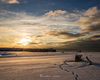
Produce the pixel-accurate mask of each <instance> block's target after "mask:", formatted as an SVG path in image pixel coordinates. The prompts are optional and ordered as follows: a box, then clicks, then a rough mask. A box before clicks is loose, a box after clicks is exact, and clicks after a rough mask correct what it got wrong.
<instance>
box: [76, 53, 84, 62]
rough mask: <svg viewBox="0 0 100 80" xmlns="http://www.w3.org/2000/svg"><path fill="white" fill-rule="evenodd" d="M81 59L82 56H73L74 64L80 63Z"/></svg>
mask: <svg viewBox="0 0 100 80" xmlns="http://www.w3.org/2000/svg"><path fill="white" fill-rule="evenodd" d="M81 57H82V55H78V54H76V55H75V62H80V61H82V59H81Z"/></svg>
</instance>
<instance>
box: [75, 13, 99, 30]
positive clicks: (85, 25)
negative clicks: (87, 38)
mask: <svg viewBox="0 0 100 80" xmlns="http://www.w3.org/2000/svg"><path fill="white" fill-rule="evenodd" d="M75 23H76V25H77V26H79V27H80V28H82V30H85V31H98V30H100V14H97V15H95V16H92V17H81V18H80V19H79V20H78V21H76V22H75Z"/></svg>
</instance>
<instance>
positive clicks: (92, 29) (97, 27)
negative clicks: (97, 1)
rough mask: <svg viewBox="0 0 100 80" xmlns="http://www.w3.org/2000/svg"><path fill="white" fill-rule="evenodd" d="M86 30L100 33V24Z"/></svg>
mask: <svg viewBox="0 0 100 80" xmlns="http://www.w3.org/2000/svg"><path fill="white" fill-rule="evenodd" d="M84 30H86V31H99V30H100V24H95V25H90V26H87V27H86V28H85V29H84Z"/></svg>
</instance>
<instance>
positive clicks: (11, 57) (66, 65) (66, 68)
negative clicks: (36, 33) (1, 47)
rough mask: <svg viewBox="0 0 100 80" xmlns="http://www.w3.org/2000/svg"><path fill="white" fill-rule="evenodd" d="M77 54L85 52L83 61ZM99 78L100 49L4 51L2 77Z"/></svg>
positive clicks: (27, 79)
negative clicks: (80, 60) (78, 59)
mask: <svg viewBox="0 0 100 80" xmlns="http://www.w3.org/2000/svg"><path fill="white" fill-rule="evenodd" d="M75 54H81V55H82V59H83V61H82V62H74V59H75ZM86 56H88V57H89V59H90V60H91V61H92V62H93V65H89V64H88V61H87V60H86ZM99 79H100V52H23V51H22V52H21V51H19V52H18V51H1V52H0V80H99Z"/></svg>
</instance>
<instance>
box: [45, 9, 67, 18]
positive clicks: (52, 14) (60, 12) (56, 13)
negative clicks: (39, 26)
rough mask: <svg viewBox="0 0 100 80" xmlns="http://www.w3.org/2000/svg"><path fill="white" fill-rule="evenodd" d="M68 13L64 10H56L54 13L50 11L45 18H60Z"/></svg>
mask: <svg viewBox="0 0 100 80" xmlns="http://www.w3.org/2000/svg"><path fill="white" fill-rule="evenodd" d="M65 13H67V11H62V10H55V11H54V12H53V11H49V12H48V13H45V15H44V16H47V17H50V16H59V15H63V14H65Z"/></svg>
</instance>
